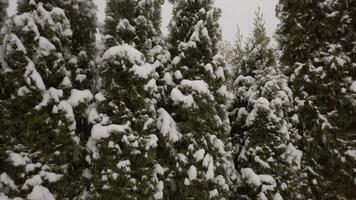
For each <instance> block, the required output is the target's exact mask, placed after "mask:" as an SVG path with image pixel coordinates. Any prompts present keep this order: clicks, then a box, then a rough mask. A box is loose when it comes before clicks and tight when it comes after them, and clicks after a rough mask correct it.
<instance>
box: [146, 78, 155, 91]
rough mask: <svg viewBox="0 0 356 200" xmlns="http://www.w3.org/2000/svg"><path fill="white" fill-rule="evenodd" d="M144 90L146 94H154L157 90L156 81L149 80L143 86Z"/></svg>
mask: <svg viewBox="0 0 356 200" xmlns="http://www.w3.org/2000/svg"><path fill="white" fill-rule="evenodd" d="M144 89H145V91H147V92H156V91H157V90H158V86H157V83H156V79H151V80H150V81H148V83H147V84H146V85H145V86H144Z"/></svg>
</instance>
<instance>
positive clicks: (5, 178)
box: [0, 172, 17, 190]
mask: <svg viewBox="0 0 356 200" xmlns="http://www.w3.org/2000/svg"><path fill="white" fill-rule="evenodd" d="M1 185H6V186H8V187H9V188H11V189H12V190H17V185H15V182H14V181H13V180H12V179H11V177H10V176H9V175H7V173H5V172H4V173H2V174H1V175H0V186H1Z"/></svg>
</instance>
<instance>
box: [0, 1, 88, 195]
mask: <svg viewBox="0 0 356 200" xmlns="http://www.w3.org/2000/svg"><path fill="white" fill-rule="evenodd" d="M25 2H26V1H20V2H19V5H23V6H28V11H23V10H21V9H19V12H18V14H17V15H15V16H14V17H12V18H11V19H10V20H9V23H7V24H6V26H5V28H4V31H3V33H4V40H3V45H4V60H5V61H6V64H7V66H8V69H7V70H6V71H4V73H2V74H1V76H2V79H1V84H0V85H1V91H2V95H1V103H0V106H1V109H0V110H1V116H4V117H3V118H2V119H1V123H0V127H1V130H3V134H2V135H1V137H0V140H1V144H2V145H1V160H3V161H4V163H2V164H1V169H0V171H1V173H2V176H4V177H7V179H5V183H4V182H3V183H2V187H3V186H4V187H5V189H4V188H2V191H5V195H8V196H9V197H11V198H12V197H22V198H28V199H34V198H35V197H34V196H35V195H36V194H37V195H43V196H46V198H47V199H53V198H58V199H65V198H69V199H76V198H77V197H78V196H80V193H81V192H82V190H83V187H84V186H83V184H81V183H80V180H81V174H82V171H81V170H78V169H77V168H78V165H80V163H81V161H80V158H79V156H78V148H79V147H78V145H79V137H77V136H76V134H75V129H76V122H75V116H74V113H73V108H72V106H74V105H75V104H76V103H78V102H81V101H85V100H86V99H87V98H90V95H89V96H88V95H87V96H83V95H82V94H78V93H75V92H72V93H71V96H67V95H66V94H65V93H66V92H65V91H66V90H67V89H70V88H69V87H70V85H69V84H68V83H69V82H70V81H69V78H70V75H71V74H70V71H69V70H68V69H67V68H66V64H65V63H66V62H65V54H66V52H67V51H66V49H68V48H69V47H70V40H71V37H72V30H71V26H70V21H69V20H68V18H67V17H66V15H65V11H64V10H63V9H61V8H59V7H55V6H53V7H46V8H45V7H44V4H43V3H42V2H38V3H36V2H35V1H30V2H27V3H28V4H26V3H25ZM52 2H54V1H52ZM66 99H67V100H66ZM79 169H80V168H79ZM2 181H4V179H2ZM78 185H79V186H78Z"/></svg>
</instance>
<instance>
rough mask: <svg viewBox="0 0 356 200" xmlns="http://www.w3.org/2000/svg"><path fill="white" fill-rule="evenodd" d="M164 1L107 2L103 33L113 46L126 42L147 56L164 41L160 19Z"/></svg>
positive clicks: (113, 0) (119, 0)
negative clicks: (161, 36) (161, 35)
mask: <svg viewBox="0 0 356 200" xmlns="http://www.w3.org/2000/svg"><path fill="white" fill-rule="evenodd" d="M163 3H164V1H163V0H134V1H131V0H112V1H107V6H106V13H107V18H106V20H105V31H104V34H107V35H108V36H111V40H108V41H109V42H110V44H109V45H108V46H113V45H116V44H120V43H127V44H130V45H132V46H134V47H135V48H136V49H138V50H139V51H141V52H143V53H144V54H145V56H147V55H148V51H149V50H151V49H152V48H153V47H154V46H155V45H157V44H161V42H162V40H161V38H160V37H159V36H160V33H161V31H160V23H161V22H160V21H161V7H162V4H163Z"/></svg>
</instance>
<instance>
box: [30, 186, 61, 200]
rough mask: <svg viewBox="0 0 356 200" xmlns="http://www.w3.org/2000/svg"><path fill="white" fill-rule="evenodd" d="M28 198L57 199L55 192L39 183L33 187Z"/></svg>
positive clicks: (39, 199) (38, 199)
mask: <svg viewBox="0 0 356 200" xmlns="http://www.w3.org/2000/svg"><path fill="white" fill-rule="evenodd" d="M27 199H28V200H56V199H55V198H54V196H53V194H52V193H51V192H50V191H49V190H48V189H47V188H45V187H43V186H41V185H37V186H35V187H34V188H33V190H32V192H31V194H29V195H28V196H27Z"/></svg>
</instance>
